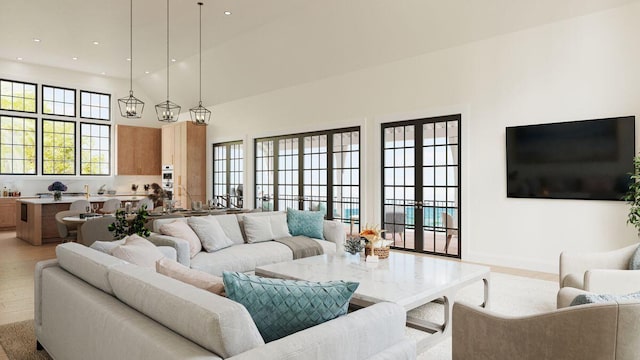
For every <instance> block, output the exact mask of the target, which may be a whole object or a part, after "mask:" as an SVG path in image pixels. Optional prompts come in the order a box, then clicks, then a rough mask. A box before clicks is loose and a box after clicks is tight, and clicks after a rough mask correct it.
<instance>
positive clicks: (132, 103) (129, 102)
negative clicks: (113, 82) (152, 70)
mask: <svg viewBox="0 0 640 360" xmlns="http://www.w3.org/2000/svg"><path fill="white" fill-rule="evenodd" d="M129 17H130V18H129V96H127V97H123V98H121V99H118V107H120V115H122V117H125V118H128V119H140V118H141V117H142V111H143V110H144V103H143V102H142V101H141V100H139V99H137V98H136V97H135V96H133V0H130V1H129Z"/></svg>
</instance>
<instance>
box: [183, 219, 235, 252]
mask: <svg viewBox="0 0 640 360" xmlns="http://www.w3.org/2000/svg"><path fill="white" fill-rule="evenodd" d="M187 222H188V224H189V226H191V228H192V229H193V231H194V232H195V233H196V235H198V237H199V238H200V241H201V242H202V247H203V248H204V249H205V250H206V251H207V252H214V251H218V250H220V249H224V248H226V247H229V246H231V245H233V241H231V239H229V237H228V236H227V235H226V234H225V233H224V230H222V227H221V226H220V224H218V221H216V220H215V219H214V218H213V217H206V218H201V217H198V216H192V217H190V218H189V220H187Z"/></svg>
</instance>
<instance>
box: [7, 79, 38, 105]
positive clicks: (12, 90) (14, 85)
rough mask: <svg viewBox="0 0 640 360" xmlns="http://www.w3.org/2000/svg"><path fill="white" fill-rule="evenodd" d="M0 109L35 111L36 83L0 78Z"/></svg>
mask: <svg viewBox="0 0 640 360" xmlns="http://www.w3.org/2000/svg"><path fill="white" fill-rule="evenodd" d="M0 110H12V111H23V112H28V113H35V112H36V84H31V83H26V82H20V81H11V80H3V79H0Z"/></svg>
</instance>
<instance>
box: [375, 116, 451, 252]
mask: <svg viewBox="0 0 640 360" xmlns="http://www.w3.org/2000/svg"><path fill="white" fill-rule="evenodd" d="M460 121H461V116H460V115H450V116H441V117H434V118H427V119H417V120H410V121H403V122H395V123H386V124H382V144H383V149H382V163H383V169H382V187H383V194H382V196H383V197H382V199H383V203H382V211H383V214H384V215H383V216H384V218H383V223H384V225H383V226H384V228H385V229H386V233H385V234H386V236H387V237H388V238H389V239H391V240H393V246H394V247H396V248H401V249H408V250H414V251H419V252H426V253H432V254H439V255H447V256H453V257H460V254H461V251H460V248H461V245H462V243H461V228H460V225H459V224H460V219H461V218H460V216H461V214H460V191H461V189H460V142H459V139H460V134H461V132H460Z"/></svg>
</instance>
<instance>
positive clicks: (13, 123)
mask: <svg viewBox="0 0 640 360" xmlns="http://www.w3.org/2000/svg"><path fill="white" fill-rule="evenodd" d="M0 173H1V174H4V175H35V174H36V119H32V118H24V117H17V116H13V117H12V116H0Z"/></svg>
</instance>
